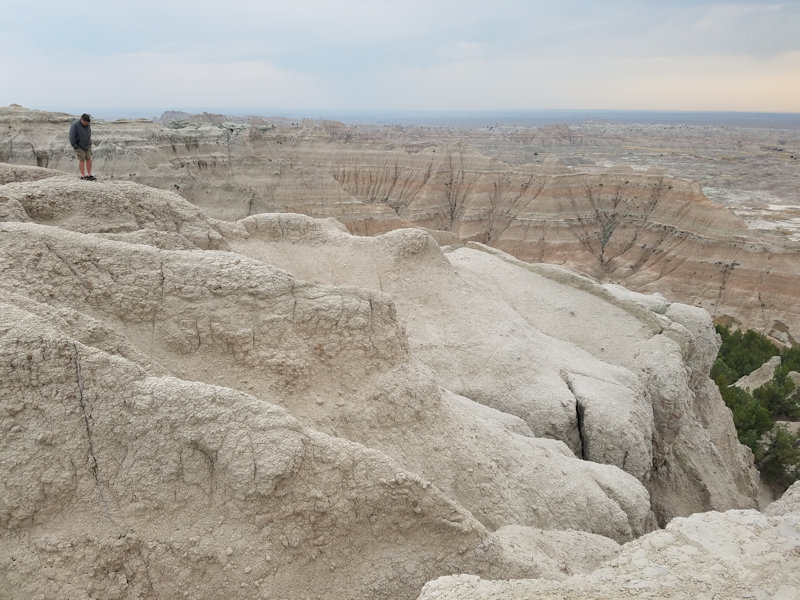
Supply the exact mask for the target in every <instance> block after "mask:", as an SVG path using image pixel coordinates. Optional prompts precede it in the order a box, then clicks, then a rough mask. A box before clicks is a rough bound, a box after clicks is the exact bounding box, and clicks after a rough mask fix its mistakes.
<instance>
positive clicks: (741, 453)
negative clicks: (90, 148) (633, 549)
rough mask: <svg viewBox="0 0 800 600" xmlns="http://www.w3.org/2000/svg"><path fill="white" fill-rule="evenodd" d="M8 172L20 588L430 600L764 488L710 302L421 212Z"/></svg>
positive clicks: (15, 575) (10, 422)
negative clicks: (242, 204) (743, 439)
mask: <svg viewBox="0 0 800 600" xmlns="http://www.w3.org/2000/svg"><path fill="white" fill-rule="evenodd" d="M0 181H2V182H4V183H3V184H2V185H0V215H2V221H1V222H0V275H1V276H0V304H2V308H1V309H0V354H2V357H3V358H2V360H1V361H0V370H2V373H0V382H2V384H0V385H2V393H0V427H2V431H3V432H4V435H3V436H2V437H0V457H2V458H0V530H1V531H2V532H4V533H3V535H2V536H0V589H3V590H9V591H10V592H9V595H8V597H9V598H31V597H34V598H35V597H37V594H39V595H44V597H56V596H58V597H67V598H73V597H74V598H86V597H108V598H130V599H133V598H139V597H141V598H154V597H181V596H192V597H218V596H220V595H225V596H226V597H231V598H250V597H253V595H254V594H255V595H259V594H261V595H270V596H274V595H276V594H280V593H281V590H285V589H289V588H290V587H291V589H292V590H293V592H292V595H293V596H299V595H307V596H312V597H319V598H341V597H348V598H413V597H415V596H416V595H417V594H418V593H419V590H420V589H421V587H422V585H423V584H424V583H425V582H426V581H428V580H431V579H435V578H437V577H439V576H444V575H451V574H456V573H468V574H473V575H477V576H485V577H488V578H491V579H495V578H503V579H509V578H524V577H541V576H546V577H558V578H560V577H563V576H566V574H567V573H569V572H572V573H577V572H586V571H590V570H592V569H593V568H594V567H595V566H597V564H598V562H599V561H601V560H604V559H606V558H611V557H613V556H614V555H615V553H616V552H617V549H618V544H619V543H625V542H630V541H631V540H634V539H636V538H638V537H640V536H641V535H643V534H646V533H647V532H648V531H650V530H652V529H653V528H654V527H655V526H656V517H657V518H658V519H659V520H660V521H661V522H662V524H663V523H664V522H666V521H667V520H669V519H670V518H671V517H673V516H675V515H688V514H689V513H691V512H695V511H699V510H709V509H720V510H722V509H727V508H734V507H736V508H743V507H751V506H755V502H756V500H755V498H756V477H757V475H756V472H755V470H754V469H753V466H752V459H751V457H750V456H749V455H748V452H747V451H746V450H745V449H744V448H743V447H742V446H740V445H739V444H738V442H737V441H736V437H735V432H734V430H733V424H732V421H731V417H730V413H729V411H727V409H726V408H725V407H724V405H723V404H722V401H721V399H720V397H719V394H718V393H716V389H715V388H714V387H713V384H712V383H711V382H710V380H709V379H708V369H709V368H710V362H711V360H713V356H714V354H715V353H716V347H717V346H716V345H717V343H718V342H717V339H716V337H715V335H714V332H713V328H712V327H711V321H710V319H709V317H708V315H707V314H706V313H704V312H703V311H701V310H699V309H695V308H691V307H688V306H683V305H679V304H671V303H669V302H668V301H666V300H665V299H664V298H661V297H657V296H641V295H640V294H634V293H631V292H627V291H626V290H622V289H620V288H614V287H602V286H600V285H599V284H597V283H596V282H594V281H592V280H590V279H588V278H586V277H582V276H579V275H576V274H575V273H573V272H570V271H568V270H566V269H563V268H560V267H552V266H546V265H529V264H527V263H523V262H521V261H518V260H516V259H514V258H512V257H510V256H509V255H506V254H504V253H501V252H499V251H497V250H493V249H491V248H489V247H487V246H484V245H480V244H476V245H471V246H470V247H462V248H458V249H449V250H447V249H445V250H447V251H445V250H443V249H442V248H440V247H439V246H438V245H437V244H436V243H435V242H434V240H433V238H432V237H431V236H430V235H429V234H427V233H426V232H424V231H422V230H412V229H402V230H397V231H392V232H389V233H387V234H384V235H380V236H377V237H374V238H366V237H356V236H353V235H352V234H350V233H349V232H348V231H347V229H346V228H345V227H343V226H342V225H341V224H339V223H338V222H336V221H334V220H333V219H327V220H318V219H313V218H310V217H306V216H302V215H289V214H262V215H255V216H251V217H248V218H246V219H243V220H240V221H237V222H228V221H220V220H215V219H213V218H209V217H208V216H206V214H205V213H204V212H203V211H202V210H199V209H198V208H197V207H196V206H194V205H192V204H190V203H188V202H186V201H185V200H183V199H182V198H181V197H179V196H178V195H177V194H175V193H172V192H166V191H159V190H154V189H150V188H146V187H144V186H141V185H139V184H136V183H132V182H124V181H111V182H102V181H98V182H83V181H79V180H76V178H75V177H72V176H67V175H64V174H62V173H59V172H58V171H52V170H48V169H42V168H36V167H29V168H23V167H19V166H14V165H3V164H0ZM575 545H580V547H581V550H580V551H573V550H572V549H571V548H572V546H575Z"/></svg>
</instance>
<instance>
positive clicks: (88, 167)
mask: <svg viewBox="0 0 800 600" xmlns="http://www.w3.org/2000/svg"><path fill="white" fill-rule="evenodd" d="M81 173H83V171H81ZM86 174H87V175H88V176H89V177H91V176H92V159H91V158H87V159H86Z"/></svg>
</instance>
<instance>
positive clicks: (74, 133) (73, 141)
mask: <svg viewBox="0 0 800 600" xmlns="http://www.w3.org/2000/svg"><path fill="white" fill-rule="evenodd" d="M69 143H70V145H71V146H72V147H73V148H77V147H78V129H77V127H75V122H73V123H72V125H70V128H69Z"/></svg>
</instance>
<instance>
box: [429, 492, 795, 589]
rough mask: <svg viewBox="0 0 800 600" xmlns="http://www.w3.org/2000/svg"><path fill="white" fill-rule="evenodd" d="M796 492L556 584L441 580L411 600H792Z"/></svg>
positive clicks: (643, 545)
mask: <svg viewBox="0 0 800 600" xmlns="http://www.w3.org/2000/svg"><path fill="white" fill-rule="evenodd" d="M798 491H800V484H797V483H796V484H794V486H793V487H792V488H790V489H789V490H788V491H787V492H786V494H785V495H784V498H783V499H782V500H781V501H780V502H776V503H775V505H774V509H773V508H772V507H770V508H768V509H767V511H766V514H761V513H758V512H756V511H752V510H745V511H728V512H725V513H717V512H711V513H704V514H696V515H692V516H691V517H688V518H685V519H684V518H681V519H675V520H674V521H672V522H671V523H670V524H669V525H667V527H666V528H665V529H664V530H661V531H655V532H652V533H650V534H647V535H645V536H643V537H641V538H639V539H638V540H635V541H633V542H630V543H628V544H626V545H625V546H623V547H622V550H621V551H620V553H619V555H618V556H616V557H614V558H613V559H611V560H609V561H608V562H606V563H605V565H604V566H602V567H601V568H599V569H597V570H596V571H593V572H591V573H589V574H583V575H575V576H572V577H569V578H566V579H562V580H561V581H557V580H556V578H555V577H551V576H546V578H541V579H528V580H517V581H486V580H482V579H480V578H479V577H476V576H458V577H443V578H441V579H439V580H436V581H433V582H430V583H429V584H427V585H426V586H425V587H424V588H423V590H422V593H421V594H420V596H419V600H433V599H434V598H436V599H437V600H488V599H489V598H500V597H502V598H508V599H510V600H521V599H522V598H543V599H545V598H546V599H556V598H558V599H566V600H572V599H575V600H577V599H579V598H581V599H583V598H598V599H604V600H605V599H608V600H611V599H616V598H624V597H654V598H703V597H708V598H713V597H718V598H743V597H754V598H762V597H763V598H786V599H789V598H796V597H797V596H798V595H799V594H800V576H798V573H800V571H798V567H800V559H799V558H798V552H797V549H798V543H800V532H798V518H799V517H800V505H798V502H797V497H798Z"/></svg>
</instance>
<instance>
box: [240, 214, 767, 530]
mask: <svg viewBox="0 0 800 600" xmlns="http://www.w3.org/2000/svg"><path fill="white" fill-rule="evenodd" d="M241 224H242V226H243V227H244V229H245V230H246V233H243V234H242V237H241V239H236V237H235V236H229V237H228V240H229V243H230V244H231V248H232V249H234V250H235V251H236V252H239V253H241V254H245V255H248V256H252V257H254V258H258V259H260V260H262V261H265V262H270V263H272V264H276V265H279V266H282V267H284V268H292V269H293V271H294V272H295V273H296V274H297V275H299V276H301V277H303V278H304V279H308V280H312V281H316V282H319V283H327V284H339V285H341V284H345V285H357V286H359V287H362V288H374V289H376V290H382V291H384V292H388V293H389V294H390V295H391V296H392V297H393V298H395V303H396V307H397V311H398V317H399V319H400V321H401V322H402V323H403V325H404V328H405V330H406V332H407V334H408V339H409V343H410V346H411V348H412V351H414V353H415V354H416V355H417V356H420V357H421V358H423V360H424V361H425V362H426V364H428V365H429V366H430V367H431V368H432V369H433V370H434V371H435V373H436V375H437V379H438V380H439V381H440V382H441V383H442V385H444V387H446V388H447V389H449V390H452V391H454V392H456V393H458V394H461V395H463V396H466V397H468V398H470V399H472V400H474V401H477V402H479V403H481V404H485V405H487V406H491V407H493V408H496V409H498V410H500V411H503V412H505V413H510V414H513V415H516V416H518V417H520V418H521V419H523V420H524V421H525V422H526V423H527V425H528V426H529V427H530V430H531V431H532V432H533V434H534V435H537V436H546V437H551V438H556V439H559V440H562V441H563V442H564V443H566V444H567V445H568V446H569V447H570V448H571V449H572V450H573V452H574V453H575V454H576V455H577V456H581V457H583V458H585V459H588V460H591V461H595V462H601V463H606V464H613V465H616V466H618V467H620V468H622V469H624V470H625V471H627V472H628V473H630V474H632V475H634V476H635V477H636V478H637V479H639V480H640V481H642V482H643V483H644V484H645V485H646V486H647V487H648V489H649V490H650V491H651V497H652V504H653V508H654V510H655V511H656V514H657V515H658V517H659V519H660V520H661V521H662V522H666V521H668V520H669V519H670V518H672V517H673V516H676V515H688V514H690V513H692V512H696V511H702V510H710V509H712V508H715V509H722V510H724V509H726V508H732V507H740V506H744V505H747V503H748V500H747V498H750V497H752V495H753V490H754V489H755V486H756V481H755V480H754V479H753V477H752V472H751V471H749V467H748V465H749V463H750V462H751V460H752V459H751V457H750V455H749V451H747V450H745V449H744V447H742V446H741V445H740V444H739V443H738V441H737V440H736V436H735V433H734V431H733V429H732V426H731V423H730V416H729V411H728V410H727V408H725V406H724V404H723V403H722V402H721V398H720V397H719V392H718V390H717V389H716V386H715V385H714V384H713V382H711V380H710V379H709V378H708V373H709V370H710V368H711V365H712V363H713V361H714V358H715V357H716V354H717V350H718V341H717V336H716V333H715V331H714V329H713V328H712V327H711V322H710V319H709V318H708V314H707V313H705V311H703V310H701V309H697V308H692V307H688V306H685V305H679V304H670V303H668V302H666V301H664V300H663V299H657V298H653V297H648V296H641V295H640V294H631V293H630V292H627V293H625V294H623V293H621V292H619V291H618V289H615V288H609V289H605V288H602V287H601V286H599V285H598V284H597V283H595V282H593V281H591V280H589V279H587V278H585V277H580V276H578V275H576V274H574V273H572V272H570V271H567V270H566V269H563V268H560V267H553V266H548V265H529V264H526V263H523V262H521V261H517V260H515V259H513V258H511V257H510V256H508V255H505V254H502V253H499V252H497V251H492V250H491V249H489V248H487V247H485V246H481V245H475V246H473V247H469V248H460V249H457V250H453V251H451V252H449V253H447V254H442V252H441V250H440V249H439V247H438V246H437V245H436V244H435V243H434V241H433V240H432V239H431V238H430V237H429V236H428V235H426V234H425V233H424V232H422V231H419V230H398V231H394V232H390V233H387V234H385V235H382V236H378V237H375V238H362V237H353V236H350V235H349V234H348V233H347V232H345V231H344V230H343V229H342V228H341V226H338V227H337V226H336V224H335V223H333V222H331V221H326V222H320V221H314V220H312V219H309V218H306V217H302V216H299V215H258V216H253V217H249V218H248V219H245V220H243V221H242V222H241ZM326 240H327V246H326V247H327V248H328V249H329V250H328V254H327V256H326V258H325V259H321V258H320V254H319V251H318V249H319V248H320V247H322V245H323V244H325V241H326ZM408 273H414V276H413V277H409V276H408ZM654 300H655V304H654V303H653V301H654ZM589 323H602V327H598V328H596V327H592V326H590V325H588V324H589Z"/></svg>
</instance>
